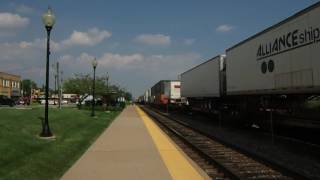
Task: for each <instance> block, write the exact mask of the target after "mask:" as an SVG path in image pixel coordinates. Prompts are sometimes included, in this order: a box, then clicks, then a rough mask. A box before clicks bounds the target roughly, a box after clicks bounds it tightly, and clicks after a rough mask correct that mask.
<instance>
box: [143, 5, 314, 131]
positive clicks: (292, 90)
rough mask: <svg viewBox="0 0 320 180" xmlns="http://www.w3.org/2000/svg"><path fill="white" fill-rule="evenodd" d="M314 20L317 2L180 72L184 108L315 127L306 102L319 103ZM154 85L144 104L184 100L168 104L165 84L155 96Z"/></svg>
mask: <svg viewBox="0 0 320 180" xmlns="http://www.w3.org/2000/svg"><path fill="white" fill-rule="evenodd" d="M319 19H320V2H318V3H316V4H314V5H312V6H310V7H308V8H306V9H304V10H302V11H300V12H298V13H296V14H294V15H293V16H291V17H289V18H287V19H285V20H283V21H281V22H279V23H277V24H275V25H273V26H271V27H269V28H267V29H265V30H263V31H262V32H260V33H257V34H255V35H254V36H252V37H250V38H248V39H246V40H244V41H242V42H240V43H238V44H236V45H234V46H232V47H230V48H228V49H227V50H226V53H225V54H223V55H218V56H216V57H214V58H212V59H210V60H208V61H206V62H204V63H202V64H200V65H198V66H196V67H194V68H192V69H190V70H187V71H186V72H183V73H182V74H180V75H179V77H180V83H181V84H180V85H179V89H180V90H181V91H180V93H181V97H182V99H186V102H187V103H186V104H185V106H186V107H188V108H189V109H192V110H193V111H201V112H206V113H212V114H220V115H223V116H224V117H225V118H226V119H228V118H227V117H229V119H245V122H244V123H247V124H253V123H255V124H259V125H261V126H263V125H264V124H265V123H266V122H267V121H266V120H267V119H264V118H265V117H267V116H266V115H267V114H269V112H271V111H272V112H273V113H275V114H277V115H278V116H279V117H283V118H280V119H282V120H279V123H284V124H290V125H292V126H301V127H311V128H319V127H320V120H319V118H320V113H319V109H313V108H309V106H312V105H313V104H312V105H309V104H308V103H309V102H310V101H312V100H315V101H314V102H318V101H316V100H319V99H320V98H319V94H320V21H319ZM160 82H161V81H160ZM174 82H178V81H174ZM156 86H157V84H156V85H155V86H154V87H152V88H151V91H150V90H147V91H146V92H148V93H145V95H144V96H143V98H142V99H143V102H146V103H151V104H153V103H156V104H158V105H159V104H163V105H166V104H168V103H172V104H178V103H177V102H184V101H183V100H180V101H178V100H177V98H176V100H175V101H171V98H170V97H169V96H168V95H166V93H164V92H165V91H166V92H167V94H170V91H171V90H172V89H170V88H169V86H168V87H163V89H161V91H160V90H159V93H160V94H156V91H152V89H155V88H156ZM161 93H162V94H161ZM159 97H161V98H159ZM159 99H162V100H159ZM163 99H167V100H163ZM179 105H181V104H180V103H179ZM253 116H254V118H253ZM257 117H261V118H257ZM286 117H290V118H286ZM240 122H242V121H240Z"/></svg>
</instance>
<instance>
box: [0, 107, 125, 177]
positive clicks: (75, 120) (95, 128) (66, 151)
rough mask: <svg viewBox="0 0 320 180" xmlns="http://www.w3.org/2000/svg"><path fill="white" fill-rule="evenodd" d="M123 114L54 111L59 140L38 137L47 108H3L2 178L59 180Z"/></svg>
mask: <svg viewBox="0 0 320 180" xmlns="http://www.w3.org/2000/svg"><path fill="white" fill-rule="evenodd" d="M118 114H119V111H116V112H110V113H106V112H97V111H96V115H97V118H92V117H90V111H87V110H77V109H75V108H63V109H62V110H59V109H50V110H49V123H50V128H51V131H52V133H53V134H54V135H55V136H56V139H55V140H42V139H39V138H38V134H39V133H40V132H41V120H40V119H39V117H43V116H44V109H43V108H40V107H39V108H33V109H31V110H30V109H14V108H12V109H9V108H4V109H0V179H15V180H17V179H32V180H35V179H41V180H43V179H59V178H60V177H61V176H62V175H63V173H64V172H65V171H66V170H68V168H70V167H71V166H72V164H73V163H74V162H75V161H76V160H77V159H78V158H79V157H80V156H81V155H82V154H83V153H84V152H85V151H86V149H87V148H88V147H89V146H90V144H92V143H93V142H94V141H95V139H96V138H97V137H98V136H99V135H100V134H101V133H102V132H103V130H104V129H105V128H106V127H107V126H108V125H109V124H110V123H111V122H112V120H113V119H114V118H115V117H116V116H117V115H118Z"/></svg>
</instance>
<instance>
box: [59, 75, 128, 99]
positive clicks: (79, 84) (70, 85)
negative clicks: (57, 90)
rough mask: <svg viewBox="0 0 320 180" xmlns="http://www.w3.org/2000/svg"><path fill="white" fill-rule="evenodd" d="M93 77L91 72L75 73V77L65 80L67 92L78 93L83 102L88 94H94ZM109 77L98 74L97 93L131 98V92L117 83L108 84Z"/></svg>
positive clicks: (64, 87)
mask: <svg viewBox="0 0 320 180" xmlns="http://www.w3.org/2000/svg"><path fill="white" fill-rule="evenodd" d="M92 81H93V78H92V77H91V76H90V75H89V74H75V75H74V77H72V78H69V79H67V80H65V81H64V83H63V89H64V92H65V93H73V94H78V95H79V96H80V97H81V99H79V101H80V102H82V101H83V100H84V99H85V98H86V97H87V96H88V95H90V94H92V85H93V83H92ZM107 81H108V77H104V76H101V77H100V76H97V77H96V81H95V94H96V95H97V96H108V95H109V96H112V97H114V98H117V97H125V99H126V100H131V94H130V93H129V92H126V91H125V90H124V89H122V88H120V87H119V86H116V85H109V84H108V82H107Z"/></svg>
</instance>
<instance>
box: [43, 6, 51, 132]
mask: <svg viewBox="0 0 320 180" xmlns="http://www.w3.org/2000/svg"><path fill="white" fill-rule="evenodd" d="M42 20H43V24H44V25H45V28H46V30H47V62H46V94H45V95H46V104H45V117H44V122H43V123H42V132H41V133H40V137H52V133H51V131H50V128H49V121H48V95H49V56H50V32H51V29H52V27H53V25H54V23H55V16H54V15H53V13H52V10H51V8H50V7H49V8H48V11H47V12H46V13H45V14H43V16H42Z"/></svg>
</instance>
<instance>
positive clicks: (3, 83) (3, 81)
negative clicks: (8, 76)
mask: <svg viewBox="0 0 320 180" xmlns="http://www.w3.org/2000/svg"><path fill="white" fill-rule="evenodd" d="M5 86H6V81H5V80H4V79H2V87H5Z"/></svg>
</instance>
